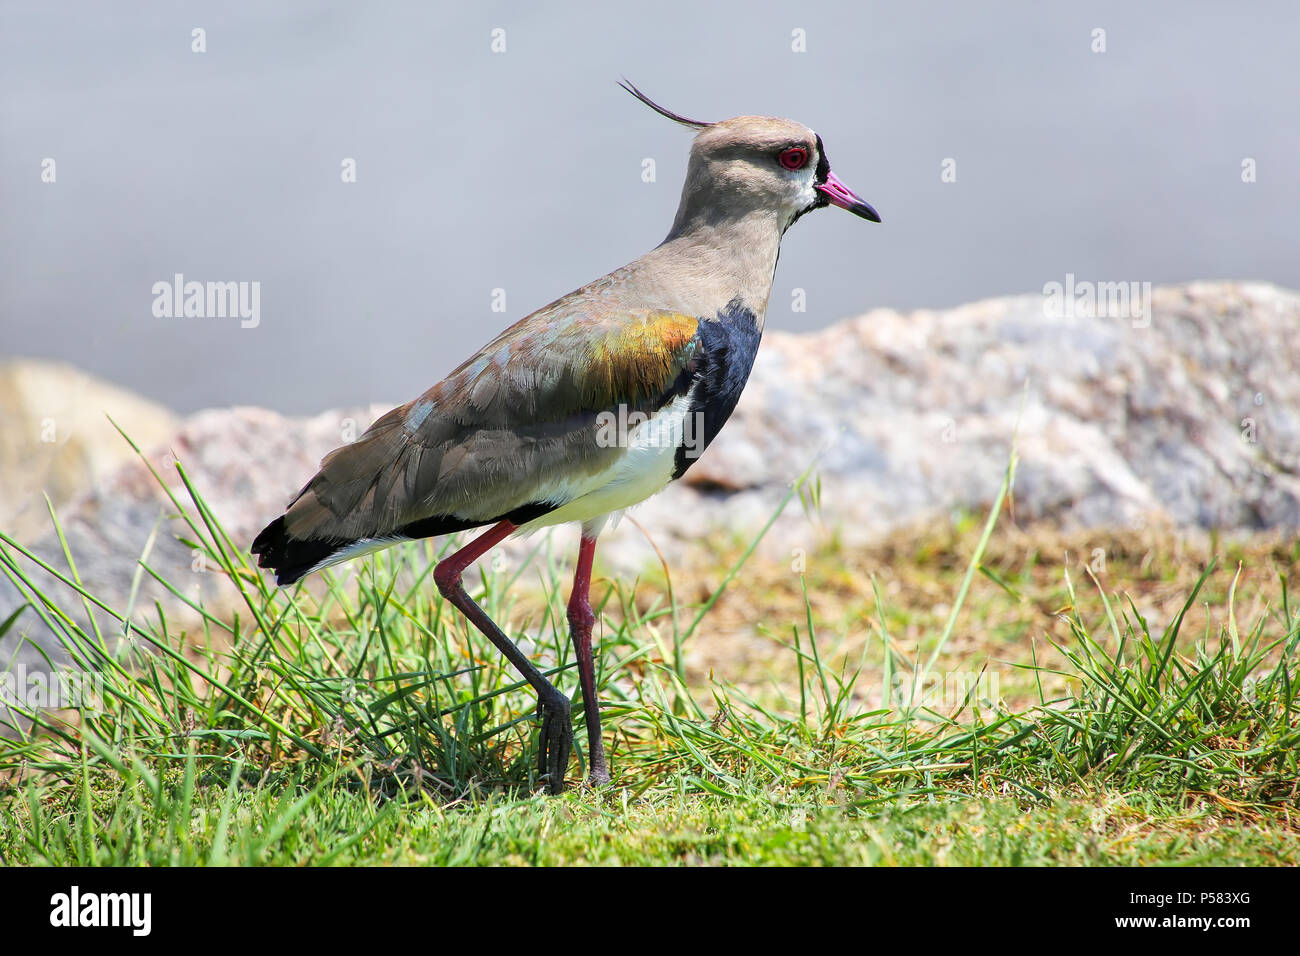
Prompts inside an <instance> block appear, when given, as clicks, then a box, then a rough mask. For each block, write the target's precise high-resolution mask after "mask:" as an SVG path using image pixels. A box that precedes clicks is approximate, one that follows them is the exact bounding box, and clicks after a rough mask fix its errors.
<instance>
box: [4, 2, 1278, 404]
mask: <svg viewBox="0 0 1300 956" xmlns="http://www.w3.org/2000/svg"><path fill="white" fill-rule="evenodd" d="M196 27H199V28H202V29H203V30H204V31H205V32H206V46H207V50H206V52H204V53H194V52H192V51H191V43H192V39H191V31H192V30H193V29H194V28H196ZM494 28H501V29H503V30H504V31H505V43H506V50H505V52H504V53H494V52H493V51H492V49H491V43H492V31H493V29H494ZM1095 28H1102V29H1104V30H1105V43H1106V50H1105V52H1104V53H1096V52H1093V50H1092V46H1093V43H1094V40H1093V33H1092V31H1093V30H1094V29H1095ZM796 29H800V30H803V31H805V34H806V48H807V49H806V52H802V53H797V52H794V51H792V49H791V45H792V31H794V30H796ZM1298 39H1300V4H1296V3H1294V2H1293V0H1273V2H1257V3H1252V4H1250V5H1233V4H1228V3H1191V2H1178V3H1175V2H1159V3H1144V4H1133V3H1131V2H1113V3H1092V4H1088V5H1087V6H1086V8H1085V7H1084V5H1064V4H1042V3H1034V2H1015V3H1011V2H1008V3H981V4H975V3H957V2H953V3H921V2H907V3H901V2H900V3H876V4H865V3H862V4H857V3H834V4H832V3H817V2H805V3H801V4H797V5H796V4H791V3H789V2H753V0H747V2H731V3H698V2H694V3H670V2H658V3H654V4H642V5H636V6H626V7H618V8H615V7H611V6H610V5H608V4H601V3H595V2H579V3H566V4H564V5H562V6H561V7H559V8H558V9H551V10H540V9H537V8H536V7H535V6H533V5H526V4H522V3H502V4H490V3H476V4H465V3H456V4H447V3H417V2H406V3H376V4H355V3H347V4H345V3H294V2H277V3H253V2H236V3H228V2H221V3H217V2H192V3H120V4H119V3H112V4H109V3H100V2H84V3H53V2H49V0H32V2H11V3H5V4H4V5H3V7H0V253H2V256H0V258H2V262H0V358H7V357H11V356H37V357H52V358H58V359H63V360H68V361H71V362H73V363H75V364H77V365H79V366H81V367H82V368H85V369H87V370H88V371H91V372H93V373H95V374H97V375H100V376H102V377H104V378H107V379H109V380H111V381H114V382H117V383H120V384H123V385H126V386H128V387H130V388H133V389H135V390H137V391H138V392H140V393H142V394H144V395H147V396H149V397H152V398H155V399H158V400H161V401H162V402H164V403H166V404H167V405H170V406H171V407H172V408H174V409H176V410H178V411H182V412H187V411H191V410H194V409H197V408H201V407H206V406H214V405H230V404H255V405H265V406H269V407H273V408H276V409H279V410H281V411H286V412H308V411H314V410H319V409H321V408H324V407H327V406H335V405H342V404H355V403H362V402H368V401H402V400H405V399H407V398H410V397H412V396H413V395H415V394H417V393H418V392H420V391H422V390H423V389H424V388H426V387H427V386H429V385H431V384H433V383H434V382H435V381H436V380H437V379H438V378H440V377H441V376H442V375H443V374H445V373H446V372H447V371H449V370H450V369H451V368H452V367H454V366H455V365H456V364H458V363H459V362H460V360H462V359H463V358H464V357H466V356H467V355H468V354H469V353H470V352H471V351H472V350H473V349H475V348H477V347H478V346H479V345H481V344H482V343H483V342H485V341H486V340H487V339H488V338H490V337H491V336H492V335H493V334H495V333H496V332H497V331H498V330H499V329H500V328H502V327H504V326H505V325H507V324H509V322H512V321H514V320H515V319H517V318H519V317H521V316H522V315H524V314H526V313H527V312H529V311H531V310H533V309H535V308H537V307H539V306H541V305H543V304H545V303H547V302H549V301H550V300H552V299H554V298H556V297H558V296H560V295H562V294H564V293H565V292H568V291H569V290H570V289H572V288H574V287H576V286H578V285H580V284H582V283H583V282H586V281H588V280H590V279H592V278H594V277H596V276H599V275H601V274H602V273H604V272H606V271H608V270H610V269H612V268H614V267H616V266H618V265H620V264H622V263H623V262H625V261H627V260H629V259H632V258H634V257H636V256H637V255H639V254H641V253H642V252H644V251H646V250H647V249H649V248H650V247H652V246H653V245H655V244H656V243H658V242H659V241H660V240H661V239H662V238H663V235H664V233H665V232H666V231H667V228H668V226H669V224H670V222H671V220H672V216H673V212H674V210H675V208H676V203H677V198H678V191H679V189H680V184H681V174H682V172H683V169H684V166H685V159H686V153H687V148H688V143H689V133H687V132H686V131H685V130H683V129H681V128H679V127H677V126H674V125H673V124H671V123H668V122H667V121H665V120H663V119H660V118H659V117H656V116H654V115H653V114H652V113H651V112H650V111H648V110H647V109H645V108H644V107H642V106H641V105H639V104H637V103H636V102H635V101H634V100H632V99H631V98H630V97H629V96H628V95H627V94H625V93H624V92H623V91H621V90H620V89H618V87H617V86H616V85H615V84H616V81H617V79H618V78H619V76H620V75H626V76H627V77H628V78H630V79H631V80H632V81H633V82H635V83H637V84H638V85H639V86H641V87H642V88H643V89H645V90H646V91H647V92H648V93H649V94H650V95H652V96H654V97H655V98H657V99H659V100H660V101H661V102H663V103H664V104H665V105H667V106H668V107H670V108H672V109H675V110H678V111H680V112H682V113H685V114H687V115H689V116H694V117H698V118H701V119H706V120H707V119H715V118H722V117H725V116H729V115H735V114H738V113H773V114H779V115H786V116H790V117H793V118H796V119H798V120H800V121H802V122H804V123H807V124H808V125H810V126H812V127H813V128H814V129H816V130H817V131H818V132H819V133H821V134H822V136H823V138H824V140H825V142H826V146H827V152H828V155H829V156H830V159H831V162H832V164H833V166H834V168H835V170H836V172H837V174H838V175H839V176H840V177H841V178H842V179H844V180H845V181H846V182H847V183H848V184H849V185H850V186H852V187H853V188H854V189H856V190H857V191H858V192H859V193H861V194H862V195H863V196H864V197H865V198H867V199H868V200H869V201H871V202H872V203H874V204H875V205H876V207H877V208H878V209H879V210H880V212H881V214H882V215H883V217H884V220H885V222H884V225H880V226H877V225H872V224H868V223H864V222H862V221H861V220H858V219H855V218H853V217H851V216H848V215H846V214H844V213H842V212H839V211H836V210H828V211H825V212H821V213H819V214H817V215H816V216H811V217H809V218H807V219H805V220H802V221H801V222H800V223H799V225H798V226H797V227H796V228H795V229H793V230H792V231H791V233H790V234H789V236H787V238H786V242H785V246H784V249H783V254H782V258H781V264H780V268H779V270H778V273H777V279H776V286H775V288H774V291H773V297H772V304H771V309H770V312H769V316H768V326H769V328H781V329H790V330H797V329H807V328H816V327H821V326H824V325H826V324H828V323H830V322H832V321H835V320H836V319H839V318H843V317H846V316H849V315H853V314H856V313H860V312H862V311H864V310H866V309H867V308H869V307H872V306H877V305H887V306H895V307H905V308H910V307H917V306H946V305H952V304H956V303H959V302H963V301H967V300H972V299H976V298H980V297H985V296H992V295H999V294H1004V293H1012V292H1025V291H1035V290H1041V288H1042V286H1043V284H1044V283H1045V282H1049V281H1053V280H1056V281H1063V280H1064V277H1065V274H1066V273H1067V272H1072V273H1074V274H1075V275H1076V276H1077V277H1079V278H1080V279H1093V280H1102V281H1117V280H1141V281H1150V282H1153V283H1164V282H1177V281H1182V280H1188V279H1193V278H1261V279H1268V280H1272V281H1274V282H1278V283H1281V284H1283V285H1287V286H1290V287H1297V286H1300V215H1298V213H1300V201H1298V200H1300V187H1298V186H1297V172H1298V171H1300V81H1298V77H1300V67H1298V66H1297V52H1296V51H1297V40H1298ZM47 157H48V158H53V159H54V160H55V161H56V163H57V167H56V168H57V181H56V182H55V183H53V184H48V183H42V182H41V163H42V161H43V160H44V159H45V158H47ZM346 157H351V158H354V159H355V160H356V163H357V180H358V181H357V182H356V183H353V184H344V183H343V182H341V179H340V164H341V162H342V161H343V160H344V158H346ZM647 157H649V158H653V159H655V161H656V163H657V181H656V182H654V183H644V182H642V179H641V170H642V160H643V159H644V158H647ZM949 157H951V158H953V159H955V160H956V164H957V167H956V168H957V181H956V182H954V183H944V182H941V179H940V168H941V163H942V162H943V161H944V160H945V159H946V158H949ZM1247 157H1249V158H1252V159H1253V160H1254V161H1255V162H1256V164H1257V176H1258V181H1257V182H1255V183H1250V184H1247V183H1243V182H1242V175H1241V173H1242V165H1241V164H1242V161H1243V159H1244V158H1247ZM177 272H179V273H183V274H184V275H185V277H186V278H187V279H192V280H199V281H209V280H211V281H257V282H260V283H261V321H260V325H259V326H258V327H257V328H255V329H244V328H241V327H240V323H239V321H238V320H237V319H212V318H209V319H197V318H188V319H186V318H170V319H168V318H155V317H154V316H153V314H152V304H153V294H152V292H151V287H152V285H153V284H154V283H155V282H158V281H160V280H164V281H170V279H171V277H172V275H173V274H174V273H177ZM795 287H799V288H803V289H805V290H806V294H807V311H806V312H803V313H797V312H793V311H792V310H791V307H790V303H791V289H792V288H795ZM495 288H503V289H505V290H506V295H507V306H508V308H507V311H506V313H505V314H501V313H497V312H493V311H492V309H491V304H492V290H493V289H495Z"/></svg>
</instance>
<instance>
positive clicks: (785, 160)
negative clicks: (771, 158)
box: [776, 146, 808, 169]
mask: <svg viewBox="0 0 1300 956" xmlns="http://www.w3.org/2000/svg"><path fill="white" fill-rule="evenodd" d="M776 160H777V162H779V163H780V164H781V165H782V166H784V167H785V168H786V169H803V168H804V167H805V166H806V165H808V150H806V149H804V148H803V147H802V146H791V147H790V148H789V149H783V150H781V153H780V155H778V156H777V157H776Z"/></svg>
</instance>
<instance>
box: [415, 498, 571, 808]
mask: <svg viewBox="0 0 1300 956" xmlns="http://www.w3.org/2000/svg"><path fill="white" fill-rule="evenodd" d="M516 527H517V526H516V525H513V524H511V523H510V522H509V521H502V522H501V523H500V524H497V525H494V526H493V527H491V528H489V529H488V530H487V531H485V532H483V534H481V535H479V536H478V537H477V538H475V539H474V540H473V541H471V542H470V543H469V544H467V545H465V547H463V548H461V549H460V550H459V551H457V552H456V553H455V554H453V555H450V556H449V557H447V558H444V559H443V560H442V561H440V562H439V563H438V566H437V567H436V568H434V569H433V580H434V581H435V582H436V583H437V585H438V590H439V591H441V592H442V595H443V597H445V598H446V599H447V600H448V601H450V602H451V603H452V604H453V605H455V606H456V607H457V608H458V609H459V610H460V612H461V613H462V614H464V615H465V617H466V618H468V619H469V621H470V623H472V624H473V625H474V626H475V627H477V628H478V629H479V630H480V631H482V632H483V634H484V636H486V637H487V639H488V640H490V641H491V642H492V643H493V644H495V645H496V647H497V650H499V651H500V652H501V653H502V654H504V655H505V656H506V659H507V660H509V661H510V663H511V664H514V665H515V669H516V670H518V671H519V673H520V674H522V675H523V677H524V680H526V681H528V683H529V684H531V685H532V687H533V690H535V691H537V710H538V713H540V714H541V715H542V731H541V736H540V737H539V740H538V768H539V772H540V773H541V774H542V775H543V776H544V777H546V778H547V779H548V782H549V783H550V788H551V793H560V792H561V791H562V790H563V789H564V771H565V768H566V767H567V766H568V763H569V750H570V748H571V747H572V746H573V724H572V722H571V721H570V718H569V711H570V704H569V699H568V698H567V697H565V696H564V695H563V694H561V693H560V692H559V691H558V690H556V689H555V685H554V684H552V683H551V682H550V681H548V680H547V679H546V677H545V676H544V675H543V674H542V672H541V671H539V670H538V669H537V668H536V666H534V664H533V662H532V661H530V660H529V659H528V658H527V657H525V656H524V654H523V652H522V651H520V650H519V648H517V647H515V645H514V643H513V642H512V641H511V640H510V638H508V637H506V635H505V633H504V632H502V630H501V628H499V627H497V626H496V624H494V623H493V621H492V619H491V618H490V617H488V616H487V615H486V614H485V613H483V609H482V608H480V607H479V606H478V605H477V604H475V603H474V599H473V598H471V597H470V596H469V594H468V593H467V592H466V591H465V588H464V587H463V586H462V585H461V575H462V574H464V573H465V569H466V568H467V567H469V566H470V565H471V564H473V563H474V562H475V561H477V560H478V559H479V558H481V557H482V556H483V555H484V554H485V553H486V552H487V551H489V550H491V549H492V548H493V547H495V546H496V545H498V544H500V543H501V542H502V541H503V540H505V539H506V538H507V537H509V535H510V533H511V532H513V531H514V530H515V528H516Z"/></svg>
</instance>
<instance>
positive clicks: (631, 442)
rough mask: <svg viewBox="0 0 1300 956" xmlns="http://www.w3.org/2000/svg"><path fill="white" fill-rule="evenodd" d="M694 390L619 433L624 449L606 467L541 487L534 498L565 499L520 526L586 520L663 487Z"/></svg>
mask: <svg viewBox="0 0 1300 956" xmlns="http://www.w3.org/2000/svg"><path fill="white" fill-rule="evenodd" d="M693 392H694V389H692V390H691V391H690V392H687V393H686V394H685V395H683V396H681V397H680V398H676V399H674V400H673V401H672V402H670V403H669V404H668V405H666V406H664V408H663V409H661V410H660V411H659V412H658V413H656V414H655V416H654V417H653V418H651V419H649V420H648V421H645V422H642V423H641V424H639V425H637V426H636V427H634V428H631V429H629V430H628V432H627V434H626V436H623V438H624V439H625V442H626V445H627V452H626V454H624V455H622V456H620V457H619V458H618V460H617V461H615V462H614V463H613V464H612V465H611V466H610V467H609V468H607V469H606V470H605V471H603V472H601V473H600V474H597V475H592V476H591V477H590V478H587V479H585V480H583V481H582V482H581V483H572V484H571V483H568V482H557V483H556V486H555V487H552V488H544V489H541V494H539V495H537V499H538V500H541V501H547V500H550V501H555V500H560V501H565V500H566V499H568V501H567V503H566V504H563V505H560V507H558V508H556V509H555V510H554V511H552V512H549V513H548V514H544V515H542V516H541V517H540V518H538V519H536V520H535V521H530V522H529V523H528V524H526V525H524V526H523V528H522V529H521V530H523V531H524V532H531V531H536V530H537V529H538V528H545V527H548V526H550V525H556V524H565V523H567V522H569V521H581V522H586V521H590V520H591V519H593V518H599V517H601V516H602V515H607V514H611V513H613V512H615V511H622V510H623V509H624V508H627V507H629V506H631V505H634V504H637V503H638V502H642V501H645V500H646V499H647V498H649V497H650V496H651V495H654V494H657V493H659V492H660V491H662V490H663V489H664V487H665V486H666V485H667V484H668V482H670V481H671V480H672V477H673V470H674V469H675V468H676V466H677V449H678V448H679V447H681V445H682V441H683V438H684V436H685V434H686V425H687V422H686V417H687V415H689V414H690V408H691V400H692V394H693Z"/></svg>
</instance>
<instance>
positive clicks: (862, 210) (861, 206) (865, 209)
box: [849, 202, 884, 222]
mask: <svg viewBox="0 0 1300 956" xmlns="http://www.w3.org/2000/svg"><path fill="white" fill-rule="evenodd" d="M849 212H851V213H853V214H854V215H855V216H861V217H862V218H863V219H865V220H867V221H868V222H884V220H883V219H881V218H880V213H878V212H876V210H875V208H874V207H873V206H872V205H871V204H870V203H865V202H864V203H857V204H855V205H854V206H853V208H851V209H850V210H849Z"/></svg>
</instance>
